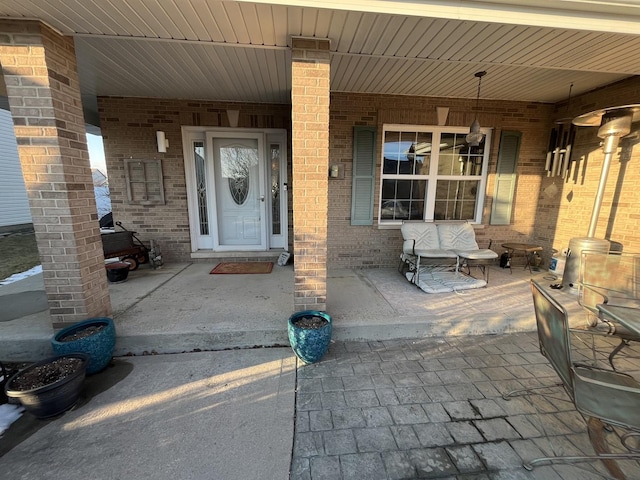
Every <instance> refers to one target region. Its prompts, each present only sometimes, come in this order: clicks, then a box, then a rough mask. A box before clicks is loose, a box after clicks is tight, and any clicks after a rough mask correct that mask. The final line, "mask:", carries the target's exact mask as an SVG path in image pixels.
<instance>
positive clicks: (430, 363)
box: [419, 358, 444, 372]
mask: <svg viewBox="0 0 640 480" xmlns="http://www.w3.org/2000/svg"><path fill="white" fill-rule="evenodd" d="M419 363H420V366H422V369H423V370H424V371H425V372H437V371H439V370H444V365H442V363H440V361H439V360H438V359H437V358H429V359H428V360H422V361H420V362H419Z"/></svg>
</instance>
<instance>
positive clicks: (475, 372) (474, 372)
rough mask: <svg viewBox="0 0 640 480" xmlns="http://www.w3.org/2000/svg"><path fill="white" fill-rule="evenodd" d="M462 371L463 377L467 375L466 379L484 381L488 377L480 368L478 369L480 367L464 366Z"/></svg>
mask: <svg viewBox="0 0 640 480" xmlns="http://www.w3.org/2000/svg"><path fill="white" fill-rule="evenodd" d="M474 365H475V364H474ZM462 373H464V375H465V377H467V380H466V381H472V382H486V381H487V380H489V377H487V376H486V375H485V374H484V373H482V370H480V368H465V369H464V370H462Z"/></svg>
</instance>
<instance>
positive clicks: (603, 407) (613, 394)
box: [523, 281, 640, 479]
mask: <svg viewBox="0 0 640 480" xmlns="http://www.w3.org/2000/svg"><path fill="white" fill-rule="evenodd" d="M531 291H532V294H533V304H534V309H535V314H536V324H537V328H538V339H539V342H540V351H541V353H542V354H543V355H544V356H545V357H546V358H547V359H548V360H549V362H550V363H551V366H552V367H553V368H554V370H555V371H556V373H557V374H558V376H559V377H560V379H561V380H562V386H563V387H564V389H565V390H566V392H567V394H568V395H569V397H570V398H571V399H572V401H573V402H574V405H575V407H576V409H577V410H578V411H579V412H580V413H581V414H582V415H583V416H585V417H590V418H591V419H597V420H600V421H602V422H604V423H606V424H609V425H614V426H618V427H621V428H623V429H625V430H630V432H629V433H626V434H625V435H624V436H622V437H621V441H622V444H623V446H624V447H625V448H627V450H629V451H628V452H625V453H615V454H612V453H609V452H608V451H606V448H596V447H595V446H594V448H596V455H581V456H558V457H540V458H536V459H533V460H531V461H529V462H527V463H525V464H523V466H524V468H526V469H527V470H532V469H533V468H534V466H535V465H537V464H538V463H541V462H558V461H573V460H602V461H603V462H604V463H605V465H606V467H607V468H608V469H609V471H610V473H611V474H612V475H613V476H614V477H615V478H619V479H624V478H626V477H625V476H624V474H623V473H622V472H621V470H620V469H619V467H618V466H617V465H616V464H615V463H612V462H609V461H610V460H615V459H632V460H634V459H640V451H638V450H636V449H635V448H634V447H633V446H632V445H631V443H630V441H629V440H630V439H632V438H636V439H637V438H640V383H638V382H637V381H636V380H635V379H633V377H631V376H629V375H626V374H623V373H620V372H616V371H611V370H603V369H599V368H595V367H592V366H586V365H577V364H575V363H574V362H573V360H572V357H571V341H570V332H569V318H568V314H567V311H566V310H565V309H564V307H562V306H561V305H560V304H558V302H556V301H555V300H554V299H553V298H551V297H550V296H549V295H548V294H547V293H546V292H545V291H544V290H543V289H542V287H541V286H540V285H539V284H538V283H537V282H535V281H532V282H531ZM598 423H599V422H593V421H591V420H589V421H588V425H589V430H590V433H591V434H598V432H597V431H594V429H595V428H597V427H594V425H598ZM599 424H600V427H602V424H601V423H599ZM600 435H601V431H600ZM592 442H593V439H592ZM600 443H601V444H603V443H604V442H600Z"/></svg>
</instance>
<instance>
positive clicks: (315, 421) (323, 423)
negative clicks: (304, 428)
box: [309, 410, 333, 431]
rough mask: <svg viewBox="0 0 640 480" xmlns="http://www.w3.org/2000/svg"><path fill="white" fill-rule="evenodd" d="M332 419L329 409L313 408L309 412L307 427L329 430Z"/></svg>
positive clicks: (312, 429)
mask: <svg viewBox="0 0 640 480" xmlns="http://www.w3.org/2000/svg"><path fill="white" fill-rule="evenodd" d="M332 428H333V421H332V420H331V412H330V411H329V410H313V411H311V412H309V429H310V430H311V431H318V430H331V429H332Z"/></svg>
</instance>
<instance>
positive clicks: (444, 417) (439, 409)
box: [422, 403, 451, 423]
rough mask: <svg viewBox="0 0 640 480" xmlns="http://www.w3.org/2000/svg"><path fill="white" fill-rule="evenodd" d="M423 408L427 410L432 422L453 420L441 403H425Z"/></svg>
mask: <svg viewBox="0 0 640 480" xmlns="http://www.w3.org/2000/svg"><path fill="white" fill-rule="evenodd" d="M422 408H423V409H424V411H425V412H427V416H428V417H429V421H431V422H435V423H442V422H450V421H451V417H450V416H449V414H448V413H447V411H446V410H445V409H444V407H443V406H442V404H441V403H423V404H422Z"/></svg>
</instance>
